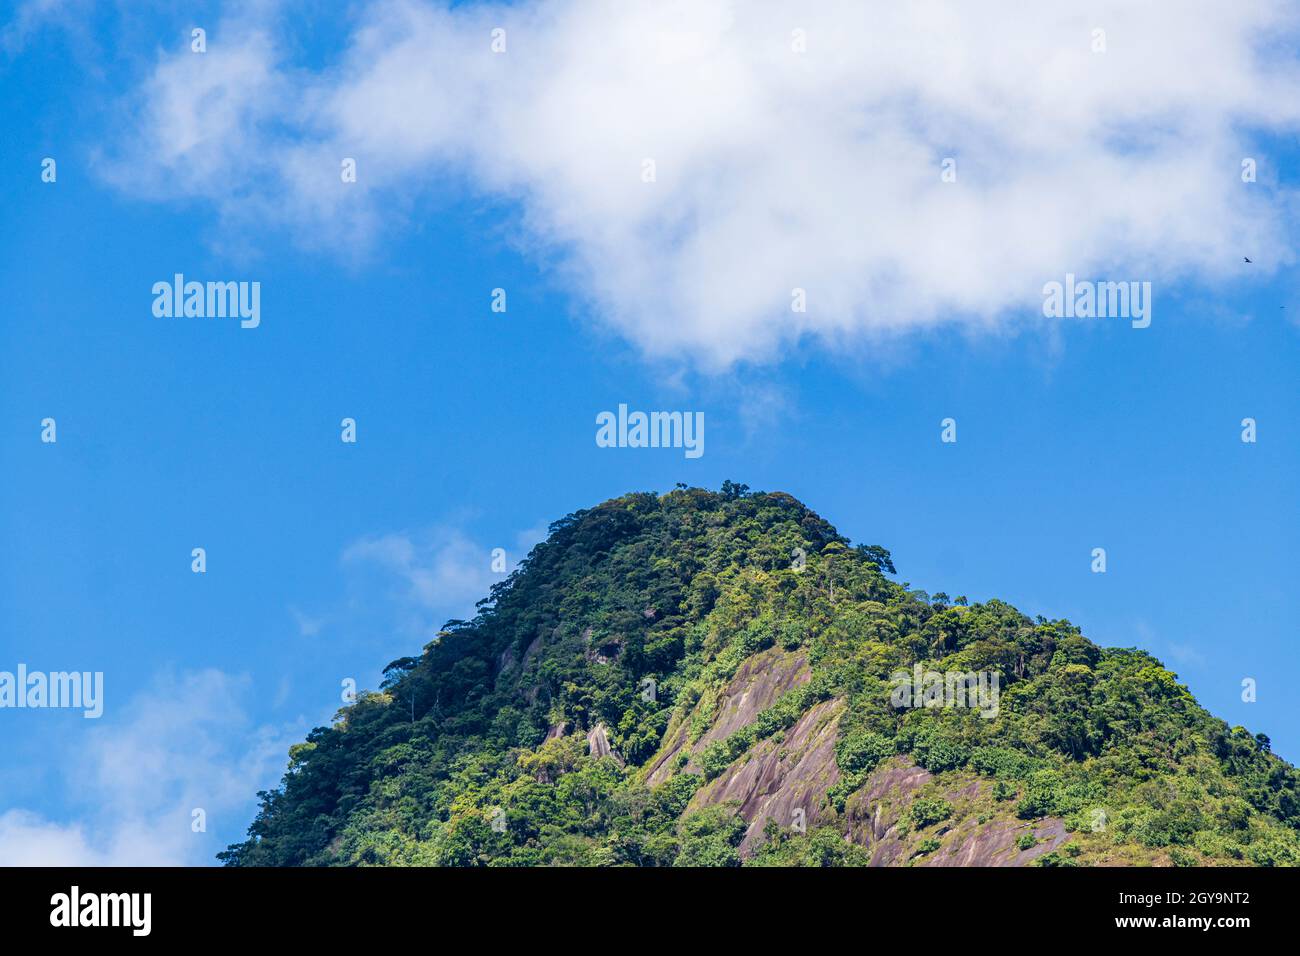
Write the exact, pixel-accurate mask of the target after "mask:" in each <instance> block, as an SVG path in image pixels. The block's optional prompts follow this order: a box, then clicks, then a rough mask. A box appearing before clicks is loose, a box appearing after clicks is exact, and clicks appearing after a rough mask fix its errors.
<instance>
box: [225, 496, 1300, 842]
mask: <svg viewBox="0 0 1300 956" xmlns="http://www.w3.org/2000/svg"><path fill="white" fill-rule="evenodd" d="M894 574H895V569H894V566H893V564H892V562H891V557H890V554H889V552H888V551H887V550H885V549H884V548H882V547H879V546H874V545H872V546H867V545H858V546H856V547H855V546H853V545H852V544H851V542H850V541H849V540H848V539H846V538H844V537H843V536H841V535H840V534H838V533H837V532H836V530H835V529H834V528H833V527H832V526H831V525H830V524H828V523H827V522H826V521H825V520H824V519H822V518H821V517H820V516H818V515H817V514H815V513H814V512H813V511H811V510H810V509H808V508H807V507H806V506H804V505H803V504H801V503H800V502H799V501H797V500H795V499H794V498H793V497H791V496H790V495H788V494H784V493H780V492H773V493H751V492H750V491H749V489H748V488H747V487H746V486H744V485H736V484H733V483H731V482H726V483H724V485H723V488H722V490H721V491H720V492H712V491H706V490H703V489H698V488H687V487H685V486H678V488H677V489H676V490H674V491H671V492H668V493H667V494H662V495H658V494H653V493H636V494H629V495H625V496H623V497H621V498H616V499H614V500H611V501H607V502H605V503H603V504H600V505H597V506H596V507H594V508H590V509H588V510H584V511H578V512H576V513H574V514H571V515H569V516H567V517H565V518H563V519H561V520H560V521H557V522H556V523H555V524H553V525H552V526H551V528H550V534H549V537H548V538H547V540H546V541H544V542H543V543H541V544H539V545H537V547H535V548H534V549H533V551H532V552H531V553H530V554H529V555H528V557H527V559H526V560H524V561H523V562H522V563H521V564H520V566H519V567H518V568H517V569H516V570H515V571H514V572H513V573H512V574H511V575H510V576H509V577H508V578H506V579H504V580H503V581H502V582H501V583H499V584H497V585H496V586H494V587H493V588H492V590H491V594H490V595H488V596H487V597H486V598H485V600H483V601H482V602H480V604H479V609H478V614H477V616H476V617H475V618H474V619H473V620H472V621H451V622H449V623H448V624H447V625H446V626H445V627H444V629H443V630H442V631H441V632H439V633H438V634H437V635H436V636H435V637H434V638H433V640H431V641H430V643H429V644H427V645H426V646H425V648H424V650H423V653H422V654H420V655H419V656H418V657H408V658H402V659H400V660H396V661H393V662H392V663H391V664H390V665H389V666H388V667H387V668H386V670H385V675H386V676H385V679H384V681H383V683H382V685H381V687H380V689H379V690H378V691H376V692H373V693H365V694H361V695H359V697H358V698H357V700H356V702H355V703H354V704H352V705H350V706H347V707H344V708H343V709H342V710H340V711H339V712H338V714H337V715H336V717H335V719H334V722H333V724H332V725H331V726H329V727H320V728H317V729H315V730H313V731H312V732H311V733H310V734H309V735H308V737H307V740H306V741H305V742H304V743H301V744H297V745H295V746H294V747H292V748H291V749H290V752H289V768H288V770H287V772H286V774H285V776H284V779H283V781H282V783H281V785H280V786H279V788H277V789H276V790H274V791H271V792H266V793H262V794H260V796H261V800H262V803H261V809H260V811H259V813H258V815H257V818H256V819H255V820H254V822H253V823H252V825H251V827H250V828H249V835H248V839H247V840H246V841H244V842H243V843H239V844H235V845H233V846H231V847H230V848H229V849H228V850H227V851H226V852H225V853H222V854H220V858H221V859H222V860H223V861H224V862H225V863H227V864H228V865H235V866H258V865H276V866H285V865H451V866H481V865H493V866H532V865H586V866H591V865H596V866H620V865H631V866H671V865H676V866H697V865H704V866H734V865H741V864H744V865H844V866H858V865H940V866H944V865H947V866H952V865H987V866H991V865H1039V866H1052V865H1057V866H1069V865H1090V864H1111V865H1114V864H1119V865H1124V864H1138V865H1144V864H1175V865H1294V864H1296V863H1297V862H1300V834H1298V828H1300V774H1298V773H1297V771H1296V769H1295V768H1294V767H1292V766H1290V765H1289V764H1287V763H1286V762H1284V761H1283V760H1281V759H1280V758H1278V757H1277V756H1276V755H1274V754H1272V753H1271V752H1270V748H1269V741H1268V739H1267V738H1266V737H1264V736H1263V735H1251V734H1250V733H1249V732H1247V731H1246V730H1245V729H1243V728H1241V727H1229V726H1228V725H1227V724H1226V723H1225V722H1224V721H1222V720H1219V719H1217V718H1215V717H1214V716H1212V715H1211V714H1209V713H1208V712H1207V711H1205V710H1204V709H1203V708H1202V707H1201V706H1200V705H1198V704H1197V703H1196V701H1195V700H1194V699H1193V698H1192V696H1191V694H1190V693H1189V692H1188V690H1187V688H1186V687H1184V686H1183V685H1182V684H1180V683H1179V681H1178V678H1177V676H1176V675H1175V674H1173V673H1171V672H1170V671H1169V670H1167V669H1166V668H1165V667H1164V666H1163V665H1162V664H1161V663H1160V662H1159V661H1158V660H1156V659H1155V658H1154V657H1152V656H1151V655H1150V654H1147V653H1145V652H1143V651H1139V650H1134V649H1113V648H1106V649H1104V648H1100V647H1098V646H1097V645H1095V644H1093V643H1092V642H1091V641H1089V640H1088V639H1087V638H1085V637H1084V636H1083V635H1082V634H1081V633H1080V631H1079V628H1077V627H1075V626H1074V625H1072V624H1070V623H1069V622H1068V621H1065V620H1047V619H1045V618H1042V617H1039V618H1037V619H1030V618H1029V617H1027V616H1026V615H1024V614H1022V613H1020V612H1019V611H1017V610H1016V609H1015V608H1014V607H1012V606H1010V605H1009V604H1006V603H1004V602H1002V601H998V600H991V601H988V602H985V603H977V604H971V605H968V604H967V602H966V599H965V598H961V597H957V598H949V597H948V596H947V595H946V594H933V595H927V594H926V593H925V592H923V591H919V590H912V589H910V588H909V586H908V585H906V584H903V583H899V582H897V581H896V580H893V576H894ZM964 692H965V693H964Z"/></svg>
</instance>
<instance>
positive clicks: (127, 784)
mask: <svg viewBox="0 0 1300 956" xmlns="http://www.w3.org/2000/svg"><path fill="white" fill-rule="evenodd" d="M249 684H250V682H249V681H248V680H247V679H246V678H235V677H231V676H229V675H227V674H225V673H222V672H221V671H217V670H204V671H198V672H189V673H185V674H182V675H179V676H178V677H167V678H164V679H160V680H159V681H158V682H157V684H156V686H155V687H154V688H153V689H152V690H150V691H148V692H145V693H141V694H139V695H137V696H136V697H135V698H133V699H132V700H131V701H130V703H129V704H127V705H126V708H125V710H124V713H123V716H122V718H121V720H120V721H118V722H113V719H112V715H111V714H107V715H106V716H105V718H104V720H103V722H102V724H97V725H96V726H95V727H91V728H87V730H86V733H85V736H84V737H83V738H81V739H79V741H78V743H77V745H76V746H75V747H70V748H69V750H68V751H67V752H66V753H62V754H59V755H57V756H58V759H59V761H60V763H61V766H62V773H63V776H64V778H65V779H64V783H65V786H66V787H67V789H68V792H69V793H70V794H73V795H75V796H76V797H78V798H79V799H80V802H81V803H83V804H84V809H83V810H82V811H81V813H80V815H79V817H78V818H77V819H73V820H70V821H57V820H50V819H47V818H46V817H44V816H42V815H41V814H38V813H35V812H32V811H30V810H25V809H12V810H9V811H6V812H4V813H3V814H0V866H181V865H205V864H206V865H211V864H213V863H214V862H215V861H214V858H213V857H214V854H215V852H216V851H217V850H219V849H223V848H224V844H221V843H220V842H219V840H218V838H217V834H216V831H217V830H218V828H220V830H221V832H223V833H226V834H229V835H231V836H232V838H233V837H238V836H240V835H241V834H240V832H239V830H238V829H236V830H235V832H233V833H232V832H231V829H232V828H231V824H232V822H234V821H235V818H236V817H237V818H238V819H237V825H238V828H242V827H243V826H244V825H245V824H246V822H247V820H246V816H247V813H248V805H249V803H250V801H251V800H252V797H253V795H254V794H255V793H256V792H257V791H258V790H261V789H266V788H267V787H268V786H271V785H273V784H275V783H276V782H277V781H278V779H279V777H280V774H281V773H283V771H284V767H285V761H286V758H285V754H286V753H287V751H288V746H289V744H290V743H291V742H292V741H293V740H294V739H296V738H297V737H298V736H300V733H301V728H292V729H290V728H281V729H276V728H271V727H265V726H262V727H258V726H254V725H253V724H252V723H251V721H250V720H249V718H248V716H247V713H246V708H245V706H244V703H243V699H244V696H245V695H246V694H247V693H248V691H249V689H250V688H249ZM196 808H201V809H202V810H204V811H205V813H206V815H207V831H206V832H201V833H195V832H193V831H192V829H191V823H192V820H193V817H192V812H193V810H194V809H196Z"/></svg>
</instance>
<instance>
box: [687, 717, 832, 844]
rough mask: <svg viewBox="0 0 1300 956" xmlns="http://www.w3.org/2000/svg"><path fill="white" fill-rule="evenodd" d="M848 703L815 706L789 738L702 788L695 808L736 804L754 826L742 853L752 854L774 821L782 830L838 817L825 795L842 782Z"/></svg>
mask: <svg viewBox="0 0 1300 956" xmlns="http://www.w3.org/2000/svg"><path fill="white" fill-rule="evenodd" d="M843 712H844V703H843V701H840V700H828V701H823V702H822V703H820V704H817V705H816V706H814V707H812V708H811V709H809V710H808V712H807V713H805V714H804V715H803V716H802V717H800V718H799V720H798V721H797V722H796V723H795V724H794V726H793V727H791V728H790V729H789V730H788V731H786V732H785V734H784V735H781V734H777V735H776V736H775V737H771V738H769V739H767V740H763V741H760V742H759V743H758V744H756V745H755V746H754V748H753V749H752V750H751V751H750V752H749V753H748V754H746V755H745V756H744V757H741V758H740V759H739V760H737V761H736V762H735V763H733V764H732V765H731V766H730V767H728V768H727V769H726V770H724V771H723V772H722V774H721V776H719V777H718V778H717V779H716V780H713V781H712V782H711V783H709V784H707V785H706V786H704V787H702V788H700V790H699V791H698V792H697V793H696V794H695V797H694V798H693V799H692V800H691V806H690V808H691V809H699V808H700V807H704V806H708V805H710V804H715V803H727V802H729V801H733V800H734V801H737V802H738V803H739V804H740V814H741V816H743V817H744V818H745V819H746V820H747V821H748V822H749V829H748V830H746V831H745V838H744V841H743V842H742V843H741V844H740V852H741V854H743V855H745V854H749V853H752V852H753V850H754V849H755V847H756V846H757V844H759V843H761V842H762V840H763V827H764V826H765V825H766V824H767V821H768V820H769V819H772V820H775V821H776V822H777V823H778V824H779V825H780V826H782V827H790V826H791V825H792V824H794V823H795V822H796V821H799V822H801V823H803V824H805V825H807V826H808V827H812V826H814V825H816V824H819V823H822V822H825V821H826V820H827V819H829V818H831V817H833V816H834V813H833V811H832V810H831V809H830V807H829V806H828V805H827V801H826V791H827V790H829V789H830V788H831V787H833V786H834V785H835V784H836V783H837V782H838V781H839V779H840V770H839V766H838V765H837V764H836V762H835V740H836V737H837V735H838V733H839V725H840V715H841V714H842V713H843Z"/></svg>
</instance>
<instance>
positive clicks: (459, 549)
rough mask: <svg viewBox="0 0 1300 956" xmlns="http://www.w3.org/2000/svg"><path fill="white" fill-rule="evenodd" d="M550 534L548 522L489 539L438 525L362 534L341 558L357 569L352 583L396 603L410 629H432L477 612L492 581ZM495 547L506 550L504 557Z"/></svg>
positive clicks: (362, 591)
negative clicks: (511, 535)
mask: <svg viewBox="0 0 1300 956" xmlns="http://www.w3.org/2000/svg"><path fill="white" fill-rule="evenodd" d="M545 536H546V530H545V528H534V529H530V530H528V531H525V532H522V533H520V534H518V535H517V536H516V537H515V539H514V541H512V542H501V543H500V544H495V545H486V544H483V543H480V542H478V541H475V540H474V539H472V538H471V537H470V536H469V535H468V534H467V533H466V532H465V531H464V530H462V529H461V528H459V527H455V526H449V525H439V526H435V527H432V528H427V529H422V530H403V531H393V532H387V533H384V534H376V535H370V536H367V537H364V538H361V539H359V540H357V541H354V542H353V543H352V544H350V545H348V547H347V548H346V549H344V552H343V556H342V560H343V564H344V565H345V566H346V567H348V568H350V569H352V570H353V571H355V572H357V575H358V576H355V577H354V579H353V582H352V583H353V587H354V590H356V591H359V592H360V594H361V596H362V598H363V599H366V600H370V601H375V602H378V603H383V604H385V605H387V606H389V607H391V608H392V609H394V610H395V611H396V613H397V615H398V617H399V618H400V619H401V620H402V624H403V626H404V627H405V628H406V629H408V630H414V631H419V632H422V633H425V634H427V633H429V631H430V630H431V629H433V628H436V627H437V626H439V625H441V624H442V623H443V622H444V621H445V620H447V619H448V618H451V617H460V618H468V617H472V616H473V614H474V605H475V604H476V603H477V602H478V601H480V600H482V599H483V598H485V597H487V596H488V592H489V590H490V589H491V587H492V585H493V584H496V583H497V582H499V581H501V580H503V579H504V578H505V576H506V575H507V574H508V573H509V572H510V571H511V570H513V569H514V567H515V565H517V564H518V563H519V561H520V560H522V559H523V558H524V556H525V555H527V553H528V550H529V549H530V548H531V547H532V546H533V545H534V544H536V543H537V542H538V541H540V540H541V539H542V538H544V537H545ZM496 548H500V549H501V550H502V551H503V552H504V554H503V555H501V556H500V558H499V560H498V558H497V557H496V556H494V554H493V552H494V550H495V549H496ZM375 572H378V575H377V576H376V575H375Z"/></svg>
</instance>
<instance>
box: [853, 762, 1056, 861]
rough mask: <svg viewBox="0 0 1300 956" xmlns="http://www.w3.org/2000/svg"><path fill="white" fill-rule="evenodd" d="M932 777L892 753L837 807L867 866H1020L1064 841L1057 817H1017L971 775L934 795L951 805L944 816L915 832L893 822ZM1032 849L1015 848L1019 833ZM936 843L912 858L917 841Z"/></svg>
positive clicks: (985, 785) (918, 847)
mask: <svg viewBox="0 0 1300 956" xmlns="http://www.w3.org/2000/svg"><path fill="white" fill-rule="evenodd" d="M934 779H935V778H934V776H933V775H932V774H931V773H930V772H929V771H927V770H924V769H922V768H921V767H917V766H915V765H914V764H913V763H912V762H911V761H910V760H909V759H908V758H906V757H896V758H894V759H893V760H891V761H889V762H888V763H886V764H885V765H883V766H882V767H880V768H879V769H877V770H876V771H875V772H874V773H872V774H871V776H870V777H868V778H867V782H866V783H865V784H863V786H862V787H860V788H859V789H858V790H856V791H855V792H854V793H853V794H852V795H851V796H850V797H849V799H848V800H847V802H846V804H845V808H844V809H845V813H844V817H845V824H846V835H847V838H848V839H850V840H852V841H853V842H854V843H858V844H860V845H861V846H864V847H866V848H867V849H868V850H870V851H871V865H872V866H901V865H904V864H907V863H909V862H910V863H911V864H912V865H914V866H1025V865H1028V864H1029V863H1032V862H1033V861H1034V860H1036V859H1038V857H1040V856H1043V855H1044V854H1046V853H1050V852H1052V851H1053V850H1056V849H1059V848H1060V847H1061V846H1062V845H1064V844H1065V842H1066V841H1067V840H1068V839H1069V836H1070V835H1069V833H1068V832H1066V829H1065V824H1064V822H1063V821H1061V820H1059V819H1057V818H1055V817H1045V818H1043V819H1041V820H1037V821H1025V820H1019V819H1017V818H1016V817H1015V816H1014V814H1013V812H1012V810H1011V808H1010V807H1009V806H1008V805H1006V804H997V803H996V802H995V801H993V800H992V796H991V788H992V784H991V783H990V782H989V781H987V780H979V779H972V780H967V781H965V782H962V783H959V784H957V785H954V786H951V787H947V788H941V789H940V790H939V791H938V792H937V794H936V795H937V796H940V797H942V798H943V799H944V800H946V801H947V802H948V803H950V804H951V805H952V807H953V815H952V816H951V817H950V818H949V819H948V820H946V821H943V822H942V823H940V824H937V825H935V826H932V827H930V828H928V829H926V830H925V831H922V832H920V833H914V832H910V831H909V830H908V828H907V827H906V826H901V825H900V823H901V821H902V819H903V817H904V814H905V813H906V812H907V809H908V807H910V806H911V804H912V801H913V800H915V799H916V798H917V797H918V796H920V795H921V791H922V788H924V787H927V786H928V785H929V784H930V783H931V782H932V781H933V780H934ZM1027 833H1029V834H1032V835H1033V836H1034V838H1035V843H1034V845H1033V846H1031V847H1029V848H1027V849H1023V850H1022V849H1020V848H1019V847H1018V846H1017V841H1018V840H1019V839H1020V838H1021V837H1022V836H1024V835H1025V834H1027ZM927 838H933V839H936V840H938V841H939V848H938V849H936V850H933V851H930V852H927V853H921V854H919V855H918V851H919V849H920V847H921V843H922V841H923V840H925V839H927Z"/></svg>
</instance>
